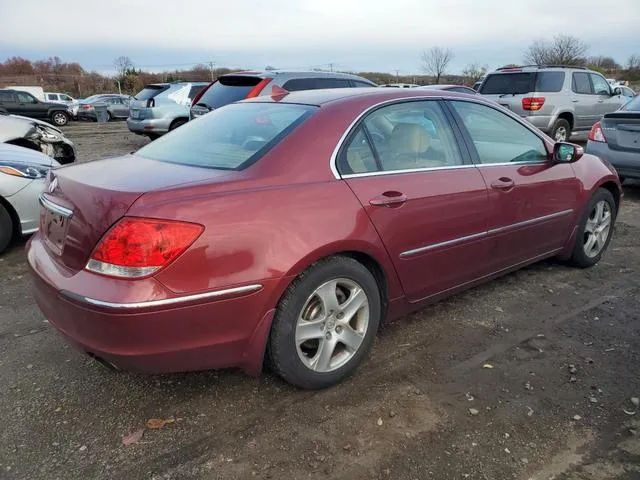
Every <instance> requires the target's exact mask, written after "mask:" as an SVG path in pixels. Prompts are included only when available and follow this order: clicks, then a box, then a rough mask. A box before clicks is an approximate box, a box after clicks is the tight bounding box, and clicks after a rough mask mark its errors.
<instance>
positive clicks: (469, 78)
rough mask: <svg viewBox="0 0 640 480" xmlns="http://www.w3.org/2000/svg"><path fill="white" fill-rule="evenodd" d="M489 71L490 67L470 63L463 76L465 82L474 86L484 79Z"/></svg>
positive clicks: (463, 71)
mask: <svg viewBox="0 0 640 480" xmlns="http://www.w3.org/2000/svg"><path fill="white" fill-rule="evenodd" d="M487 70H489V66H488V65H482V66H481V65H480V64H478V63H469V64H468V65H467V66H466V67H464V69H463V70H462V76H463V77H464V78H465V81H466V82H467V83H468V84H469V85H473V84H474V83H476V82H477V81H479V80H481V79H482V77H484V76H485V75H486V73H487Z"/></svg>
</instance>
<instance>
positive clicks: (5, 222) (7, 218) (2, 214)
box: [0, 204, 13, 253]
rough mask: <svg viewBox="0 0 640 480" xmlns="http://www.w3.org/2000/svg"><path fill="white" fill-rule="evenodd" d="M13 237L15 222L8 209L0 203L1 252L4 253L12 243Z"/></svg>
mask: <svg viewBox="0 0 640 480" xmlns="http://www.w3.org/2000/svg"><path fill="white" fill-rule="evenodd" d="M12 238H13V222H12V221H11V215H9V212H7V209H6V208H4V206H3V205H2V204H0V253H2V252H3V251H4V250H5V249H6V248H7V247H8V246H9V243H11V239H12Z"/></svg>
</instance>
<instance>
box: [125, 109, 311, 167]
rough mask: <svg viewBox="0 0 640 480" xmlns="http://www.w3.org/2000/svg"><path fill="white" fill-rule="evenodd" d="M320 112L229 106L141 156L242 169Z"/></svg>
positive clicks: (163, 139)
mask: <svg viewBox="0 0 640 480" xmlns="http://www.w3.org/2000/svg"><path fill="white" fill-rule="evenodd" d="M316 109H317V107H312V106H308V105H293V104H285V103H283V104H278V103H238V104H233V105H228V106H226V107H225V108H220V109H217V110H214V111H213V112H211V113H210V114H208V115H205V116H203V117H200V118H198V119H197V120H194V121H192V122H189V123H187V124H186V125H184V126H182V127H181V128H179V129H177V130H175V131H173V132H171V133H170V134H169V135H165V136H163V137H161V138H159V139H158V140H156V141H154V142H152V143H150V144H149V145H147V146H146V147H143V148H141V149H140V150H138V153H137V155H140V156H142V157H145V158H151V159H154V160H159V161H162V162H170V163H179V164H183V165H191V166H195V167H206V168H216V169H221V170H242V169H244V168H246V167H248V166H249V165H251V164H252V163H254V162H256V161H257V160H258V159H259V158H260V157H262V156H263V155H264V154H265V153H266V152H267V151H269V149H271V148H273V146H275V145H276V144H277V143H278V142H279V141H280V140H282V139H283V138H284V137H286V136H287V135H288V134H289V133H290V132H291V131H292V130H293V129H294V128H295V127H296V126H298V125H299V124H300V123H301V122H303V121H304V120H305V119H306V118H307V117H308V116H309V115H311V114H312V113H313V112H314V111H315V110H316Z"/></svg>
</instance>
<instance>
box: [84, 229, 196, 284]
mask: <svg viewBox="0 0 640 480" xmlns="http://www.w3.org/2000/svg"><path fill="white" fill-rule="evenodd" d="M203 230H204V227H203V226H202V225H198V224H196V223H187V222H176V221H172V220H156V219H151V218H139V217H125V218H123V219H122V220H120V221H119V222H118V223H116V224H115V225H114V226H113V227H112V228H111V229H110V230H109V231H108V232H107V233H106V234H105V235H104V236H103V237H102V239H100V241H99V242H98V245H97V246H96V248H95V249H94V251H93V253H92V254H91V258H90V259H89V262H87V266H86V267H85V268H86V269H87V270H89V271H92V272H95V273H100V274H102V275H107V276H112V277H124V278H140V277H146V276H149V275H152V274H154V273H156V272H157V271H158V270H160V269H161V268H163V267H166V266H167V265H169V264H170V263H171V262H173V261H174V260H175V259H176V258H177V257H178V256H179V255H180V254H181V253H182V252H184V251H185V250H186V249H187V248H189V246H190V245H191V244H192V243H193V242H194V241H195V240H196V239H197V238H198V237H199V236H200V234H201V233H202V232H203Z"/></svg>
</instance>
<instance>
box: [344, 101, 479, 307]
mask: <svg viewBox="0 0 640 480" xmlns="http://www.w3.org/2000/svg"><path fill="white" fill-rule="evenodd" d="M337 166H338V170H339V172H340V173H341V175H342V177H343V178H344V179H345V181H346V182H347V183H348V184H349V186H350V188H351V189H352V190H353V192H354V193H355V194H356V196H357V197H358V199H359V200H360V202H361V203H362V205H363V207H364V209H365V211H366V212H367V214H368V215H369V218H370V219H371V221H372V223H373V225H374V226H375V228H376V229H377V231H378V233H379V234H380V237H381V239H382V241H383V242H384V245H385V247H386V249H387V251H388V252H389V255H390V256H391V258H392V260H393V263H394V265H395V267H396V270H397V272H398V275H399V277H400V279H401V282H402V285H403V288H404V290H405V293H406V295H407V297H408V298H409V300H410V301H419V300H421V299H425V298H428V297H431V296H433V295H436V294H438V293H441V292H445V291H447V290H449V289H452V288H454V287H456V286H458V285H461V284H464V283H466V282H469V281H471V280H473V279H476V278H478V277H480V276H482V275H485V274H486V273H487V271H488V256H487V254H488V251H489V244H488V242H487V239H486V236H487V235H486V226H487V216H488V211H489V204H488V200H487V190H486V186H485V183H484V181H483V179H482V176H481V175H480V173H479V171H478V169H477V168H475V167H474V166H473V165H472V164H471V163H470V162H469V159H468V155H466V154H464V153H463V152H461V150H460V149H459V146H458V144H457V142H456V133H455V130H454V128H453V127H452V125H451V123H450V122H449V121H448V119H447V115H446V113H445V111H444V110H443V108H442V107H441V105H440V103H439V102H438V101H436V100H428V101H414V102H401V103H397V104H393V105H388V106H385V107H383V108H380V109H378V110H375V111H374V112H372V113H371V114H369V115H368V116H367V117H366V118H365V119H364V121H362V122H361V123H360V125H359V126H358V127H357V128H356V129H355V130H354V131H353V132H352V133H351V135H350V137H349V139H348V140H347V142H346V143H345V146H344V147H343V148H342V150H341V152H340V154H339V157H338V165H337Z"/></svg>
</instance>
